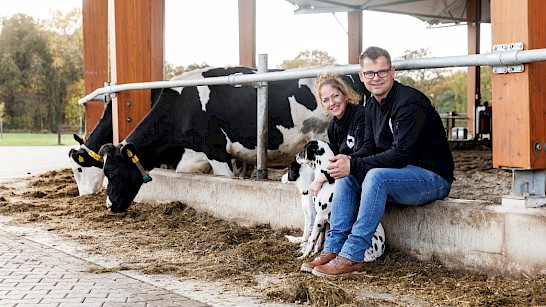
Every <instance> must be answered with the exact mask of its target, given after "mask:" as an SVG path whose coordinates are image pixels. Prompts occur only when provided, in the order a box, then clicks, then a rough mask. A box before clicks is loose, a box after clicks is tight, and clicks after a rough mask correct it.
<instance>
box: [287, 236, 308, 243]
mask: <svg viewBox="0 0 546 307" xmlns="http://www.w3.org/2000/svg"><path fill="white" fill-rule="evenodd" d="M284 237H285V238H286V239H287V240H288V241H290V243H294V244H301V243H303V237H294V236H289V235H285V236H284Z"/></svg>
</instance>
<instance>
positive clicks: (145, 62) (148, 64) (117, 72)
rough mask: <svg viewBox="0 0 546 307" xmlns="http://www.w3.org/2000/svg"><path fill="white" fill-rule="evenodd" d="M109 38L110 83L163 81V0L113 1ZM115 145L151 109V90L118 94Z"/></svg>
mask: <svg viewBox="0 0 546 307" xmlns="http://www.w3.org/2000/svg"><path fill="white" fill-rule="evenodd" d="M114 2H115V3H114V7H110V9H111V10H112V11H113V12H111V14H113V15H112V17H113V19H114V20H113V22H112V24H113V27H114V28H113V29H111V33H115V34H114V35H112V36H111V37H110V40H111V41H112V43H115V45H113V46H111V48H110V50H111V57H110V58H111V61H112V62H111V63H112V64H111V67H112V81H113V82H115V83H116V84H125V83H135V82H149V81H158V80H163V75H164V69H163V67H164V55H163V50H164V44H163V42H164V15H165V14H164V13H165V3H164V0H132V1H114ZM112 103H113V105H112V111H113V117H114V122H113V127H114V143H119V142H120V141H121V140H123V139H125V137H126V136H127V135H128V134H129V133H130V132H131V131H133V129H134V128H135V127H136V125H137V124H138V123H139V122H140V120H141V119H142V118H143V117H144V116H145V115H146V114H147V113H148V112H149V110H150V103H151V101H150V90H135V91H125V92H120V93H118V94H117V96H116V97H115V98H114V99H113V101H112Z"/></svg>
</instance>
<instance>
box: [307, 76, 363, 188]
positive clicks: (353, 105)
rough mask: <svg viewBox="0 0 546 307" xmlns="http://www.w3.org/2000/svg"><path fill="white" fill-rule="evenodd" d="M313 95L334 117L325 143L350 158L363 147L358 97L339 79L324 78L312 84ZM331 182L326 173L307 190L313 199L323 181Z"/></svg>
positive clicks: (360, 106) (358, 95) (335, 151)
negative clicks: (313, 87) (313, 86)
mask: <svg viewBox="0 0 546 307" xmlns="http://www.w3.org/2000/svg"><path fill="white" fill-rule="evenodd" d="M315 93H316V99H317V103H319V104H320V105H321V106H322V108H323V109H324V111H326V113H328V114H330V115H332V116H333V119H332V121H331V122H330V124H329V125H328V140H329V144H330V147H331V148H332V150H333V151H334V153H335V154H344V155H349V156H350V155H351V154H353V153H354V152H356V151H358V149H359V148H360V147H361V146H362V140H363V138H364V107H363V106H362V105H361V104H360V101H361V97H362V96H361V95H360V94H359V93H357V92H356V91H354V90H353V89H352V88H351V87H350V86H349V85H348V84H347V83H346V82H345V81H343V79H341V77H340V76H339V75H336V74H329V73H326V74H323V75H321V76H319V77H318V78H317V80H316V81H315ZM328 180H330V181H333V178H332V177H330V176H329V175H328V173H323V174H322V176H317V177H316V178H315V179H314V180H313V182H312V183H311V185H310V187H309V193H311V195H312V196H314V195H317V193H318V191H319V190H320V188H321V187H322V185H323V184H324V182H326V181H328Z"/></svg>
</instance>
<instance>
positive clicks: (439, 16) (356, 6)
mask: <svg viewBox="0 0 546 307" xmlns="http://www.w3.org/2000/svg"><path fill="white" fill-rule="evenodd" d="M286 1H288V2H290V3H292V4H293V5H294V6H295V10H294V14H317V13H336V12H357V11H374V12H383V13H393V14H404V15H409V16H413V17H415V18H418V19H421V20H423V21H425V22H426V23H428V24H429V25H438V24H461V23H474V22H476V20H475V18H474V19H470V18H469V17H468V16H469V15H470V16H475V15H476V14H474V12H472V14H468V10H467V7H466V5H467V4H466V3H467V0H286ZM480 2H481V7H480V8H479V9H480V10H479V14H480V15H481V18H480V22H481V23H490V22H491V13H490V0H481V1H480V0H476V3H480ZM477 9H478V7H477V5H476V10H477Z"/></svg>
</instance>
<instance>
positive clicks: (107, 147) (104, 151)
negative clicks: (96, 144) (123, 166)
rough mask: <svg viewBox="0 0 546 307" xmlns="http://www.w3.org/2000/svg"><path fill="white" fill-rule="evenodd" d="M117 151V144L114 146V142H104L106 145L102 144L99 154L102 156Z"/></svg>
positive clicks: (110, 154)
mask: <svg viewBox="0 0 546 307" xmlns="http://www.w3.org/2000/svg"><path fill="white" fill-rule="evenodd" d="M115 151H116V146H114V144H112V143H109V144H104V145H102V147H101V148H100V150H99V155H101V156H104V155H108V156H113V155H114V152H115Z"/></svg>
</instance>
